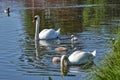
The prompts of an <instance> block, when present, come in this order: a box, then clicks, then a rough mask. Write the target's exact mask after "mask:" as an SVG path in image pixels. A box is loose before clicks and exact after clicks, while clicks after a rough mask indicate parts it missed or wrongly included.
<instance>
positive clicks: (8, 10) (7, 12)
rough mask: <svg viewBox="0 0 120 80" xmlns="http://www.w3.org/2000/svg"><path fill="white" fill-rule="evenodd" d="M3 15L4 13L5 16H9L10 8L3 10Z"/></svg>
mask: <svg viewBox="0 0 120 80" xmlns="http://www.w3.org/2000/svg"><path fill="white" fill-rule="evenodd" d="M4 13H6V14H8V16H10V8H9V7H8V8H7V9H5V10H4Z"/></svg>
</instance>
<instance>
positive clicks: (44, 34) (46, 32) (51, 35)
mask: <svg viewBox="0 0 120 80" xmlns="http://www.w3.org/2000/svg"><path fill="white" fill-rule="evenodd" d="M34 20H35V21H36V31H35V39H36V40H38V39H44V40H47V39H55V38H58V37H59V34H60V28H59V29H58V30H57V31H55V30H54V29H43V30H42V31H41V32H40V33H39V27H40V17H39V16H38V15H36V16H35V17H34Z"/></svg>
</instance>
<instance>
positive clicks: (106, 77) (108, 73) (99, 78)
mask: <svg viewBox="0 0 120 80" xmlns="http://www.w3.org/2000/svg"><path fill="white" fill-rule="evenodd" d="M119 36H120V33H118V37H119ZM92 75H93V78H92V80H120V38H117V40H115V42H114V43H113V45H112V51H111V52H110V53H109V54H107V56H106V57H105V59H104V60H102V61H101V64H100V66H97V67H96V68H95V70H94V71H93V73H92Z"/></svg>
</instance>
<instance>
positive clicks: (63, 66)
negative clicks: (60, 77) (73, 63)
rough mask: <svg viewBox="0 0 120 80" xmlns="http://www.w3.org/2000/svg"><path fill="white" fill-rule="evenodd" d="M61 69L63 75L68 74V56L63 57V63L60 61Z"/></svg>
mask: <svg viewBox="0 0 120 80" xmlns="http://www.w3.org/2000/svg"><path fill="white" fill-rule="evenodd" d="M60 62H61V63H60V67H61V73H62V74H66V73H67V72H68V64H69V60H68V57H67V56H66V55H63V56H62V57H61V61H60Z"/></svg>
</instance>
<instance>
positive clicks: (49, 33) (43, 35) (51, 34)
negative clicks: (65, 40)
mask: <svg viewBox="0 0 120 80" xmlns="http://www.w3.org/2000/svg"><path fill="white" fill-rule="evenodd" d="M57 37H58V34H57V33H56V31H55V30H54V29H44V30H42V31H41V32H40V33H39V38H40V39H54V38H57Z"/></svg>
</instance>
